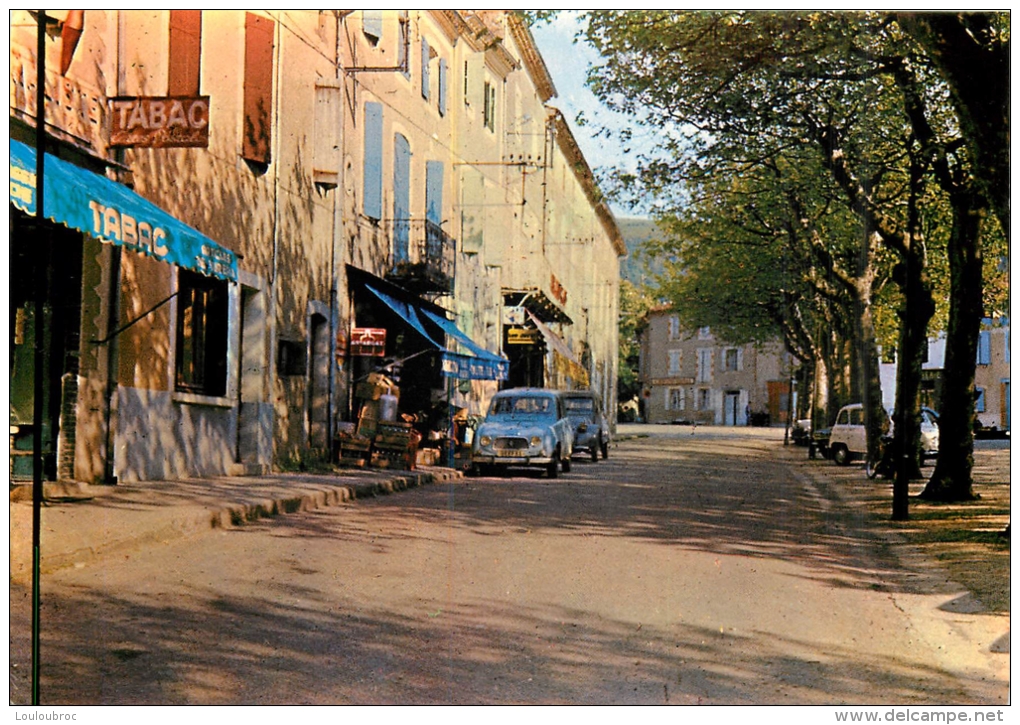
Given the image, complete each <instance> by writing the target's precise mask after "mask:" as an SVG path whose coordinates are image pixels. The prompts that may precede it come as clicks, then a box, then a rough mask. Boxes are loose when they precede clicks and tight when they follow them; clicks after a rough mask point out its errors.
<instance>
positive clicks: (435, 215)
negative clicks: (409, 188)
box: [425, 161, 443, 224]
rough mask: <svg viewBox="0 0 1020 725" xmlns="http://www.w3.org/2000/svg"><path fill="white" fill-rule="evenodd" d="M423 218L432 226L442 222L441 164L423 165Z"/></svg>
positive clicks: (438, 162) (430, 163) (440, 162)
mask: <svg viewBox="0 0 1020 725" xmlns="http://www.w3.org/2000/svg"><path fill="white" fill-rule="evenodd" d="M425 218H426V219H427V220H428V221H430V222H432V223H433V224H440V223H441V222H442V221H443V162H442V161H429V162H428V163H427V164H425Z"/></svg>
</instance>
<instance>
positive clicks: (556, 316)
mask: <svg viewBox="0 0 1020 725" xmlns="http://www.w3.org/2000/svg"><path fill="white" fill-rule="evenodd" d="M503 304H504V305H505V306H506V307H523V308H525V309H526V310H527V311H528V312H530V313H532V314H533V315H534V316H535V317H537V318H538V319H540V320H542V321H543V322H547V323H548V322H558V323H560V324H563V325H572V324H574V323H573V320H571V319H570V316H569V315H568V314H567V313H566V312H564V311H563V310H562V309H561V308H560V307H559V305H557V304H556V303H555V302H553V301H552V300H551V299H549V297H548V296H546V294H545V292H543V291H542V290H540V289H539V288H538V287H529V288H527V289H504V290H503Z"/></svg>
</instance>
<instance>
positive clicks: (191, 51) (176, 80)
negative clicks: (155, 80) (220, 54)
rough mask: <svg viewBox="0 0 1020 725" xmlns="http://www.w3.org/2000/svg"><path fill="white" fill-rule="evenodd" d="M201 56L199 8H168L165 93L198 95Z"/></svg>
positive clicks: (200, 12)
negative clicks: (167, 54) (168, 30)
mask: <svg viewBox="0 0 1020 725" xmlns="http://www.w3.org/2000/svg"><path fill="white" fill-rule="evenodd" d="M201 58H202V11H201V10H171V11H170V58H169V64H168V81H167V95H169V96H188V97H193V96H197V95H199V85H200V77H201Z"/></svg>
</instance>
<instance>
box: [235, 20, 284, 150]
mask: <svg viewBox="0 0 1020 725" xmlns="http://www.w3.org/2000/svg"><path fill="white" fill-rule="evenodd" d="M275 28H276V23H275V22H274V21H272V20H269V19H268V18H264V17H262V16H260V15H255V14H254V13H245V21H244V128H243V133H242V146H241V156H242V157H244V158H245V159H247V160H248V161H253V162H255V163H258V164H263V165H267V166H268V165H269V162H270V139H271V138H272V117H273V114H272V110H273V34H274V33H275Z"/></svg>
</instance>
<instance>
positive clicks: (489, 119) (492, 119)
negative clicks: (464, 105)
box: [482, 81, 496, 131]
mask: <svg viewBox="0 0 1020 725" xmlns="http://www.w3.org/2000/svg"><path fill="white" fill-rule="evenodd" d="M483 92H484V94H485V95H484V97H483V101H484V104H485V105H484V107H483V109H482V119H483V121H484V123H485V127H486V128H487V129H489V130H490V131H495V130H496V87H495V86H494V85H492V84H491V83H489V81H485V84H484V86H483Z"/></svg>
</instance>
